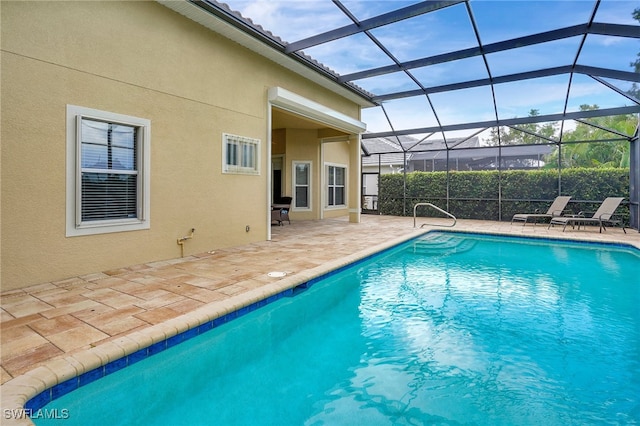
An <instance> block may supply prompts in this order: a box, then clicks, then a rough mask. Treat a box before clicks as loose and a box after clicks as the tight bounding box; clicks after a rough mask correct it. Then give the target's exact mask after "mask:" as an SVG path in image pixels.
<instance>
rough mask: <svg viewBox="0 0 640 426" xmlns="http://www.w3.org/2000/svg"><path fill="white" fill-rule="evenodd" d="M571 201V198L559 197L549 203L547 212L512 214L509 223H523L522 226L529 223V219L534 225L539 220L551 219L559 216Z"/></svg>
mask: <svg viewBox="0 0 640 426" xmlns="http://www.w3.org/2000/svg"><path fill="white" fill-rule="evenodd" d="M570 199H571V197H570V196H569V197H567V196H561V197H556V199H555V200H553V203H551V207H549V210H547V212H546V213H518V214H514V215H513V217H512V218H511V223H512V224H513V222H519V221H521V222H524V223H523V224H522V226H524V225H526V224H527V222H529V219H531V220H532V221H533V223H534V225H535V223H536V222H537V221H538V220H539V219H551V218H554V217H556V216H561V215H562V212H563V211H564V209H565V208H566V207H567V204H568V203H569V200H570Z"/></svg>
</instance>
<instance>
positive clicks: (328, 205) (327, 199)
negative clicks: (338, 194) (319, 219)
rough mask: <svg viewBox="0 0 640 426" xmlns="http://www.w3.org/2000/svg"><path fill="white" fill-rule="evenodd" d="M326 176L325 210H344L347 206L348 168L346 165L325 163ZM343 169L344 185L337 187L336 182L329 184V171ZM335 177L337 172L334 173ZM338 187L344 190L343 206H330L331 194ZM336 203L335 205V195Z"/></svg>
mask: <svg viewBox="0 0 640 426" xmlns="http://www.w3.org/2000/svg"><path fill="white" fill-rule="evenodd" d="M324 166H325V176H326V184H325V208H327V209H342V208H345V207H346V206H347V166H346V164H336V163H325V165H324ZM331 168H334V169H342V170H343V171H344V183H343V184H342V185H336V184H335V182H333V183H332V182H329V177H330V176H331V173H330V172H329V169H331ZM334 176H335V172H334ZM337 187H341V188H343V198H344V200H343V201H344V203H343V204H329V198H330V197H329V192H330V191H331V190H332V189H335V188H337ZM334 203H335V194H334Z"/></svg>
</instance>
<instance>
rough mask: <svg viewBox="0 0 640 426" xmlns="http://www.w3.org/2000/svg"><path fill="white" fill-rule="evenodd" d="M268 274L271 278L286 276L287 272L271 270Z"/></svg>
mask: <svg viewBox="0 0 640 426" xmlns="http://www.w3.org/2000/svg"><path fill="white" fill-rule="evenodd" d="M267 275H268V276H270V277H271V278H282V277H284V276H286V275H287V273H286V272H282V271H273V272H269V273H268V274H267Z"/></svg>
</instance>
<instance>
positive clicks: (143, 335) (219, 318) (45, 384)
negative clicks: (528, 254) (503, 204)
mask: <svg viewBox="0 0 640 426" xmlns="http://www.w3.org/2000/svg"><path fill="white" fill-rule="evenodd" d="M405 219H406V218H405ZM409 219H410V218H409ZM530 228H531V227H530ZM539 228H541V227H539ZM436 230H437V231H441V230H442V229H441V228H435V229H434V227H429V228H424V229H423V228H417V229H416V228H414V229H413V230H412V231H410V232H406V233H404V234H403V235H401V236H398V237H396V238H390V239H389V240H387V241H384V242H382V243H379V244H374V245H371V246H370V247H368V248H366V249H363V250H360V251H357V252H356V253H351V254H348V255H345V256H342V257H339V258H337V259H333V260H330V261H328V262H325V263H322V264H320V265H319V266H316V267H313V268H310V269H303V270H300V271H299V272H296V273H295V274H291V275H286V276H285V277H283V278H278V279H277V280H275V281H272V282H267V284H262V285H258V286H256V287H255V288H252V289H249V290H247V291H245V292H242V293H239V294H234V295H232V296H230V297H228V298H226V299H222V300H216V301H212V302H210V303H207V304H205V305H203V306H201V307H199V308H196V309H195V310H194V311H192V312H189V313H185V314H181V315H179V316H177V317H174V318H171V319H168V320H166V321H163V322H161V323H158V324H156V325H150V326H149V327H147V328H144V329H141V330H136V331H133V332H132V333H129V334H126V335H124V336H120V337H118V338H116V339H114V340H110V341H106V342H103V343H99V344H97V345H96V346H94V347H91V348H89V349H85V350H77V351H74V352H73V353H69V354H68V355H67V356H66V357H64V358H56V359H52V360H50V361H47V362H46V363H44V364H43V365H41V366H39V367H36V368H35V369H33V370H30V371H28V372H26V373H24V374H22V375H20V376H17V377H15V378H13V379H11V380H9V381H7V382H6V383H4V384H2V386H1V390H2V406H3V408H4V409H5V410H7V409H9V410H16V411H15V413H20V412H21V411H20V410H24V409H32V410H36V409H39V408H41V407H43V406H44V405H45V404H46V403H48V402H50V401H51V400H53V399H55V397H58V396H61V395H64V394H66V393H68V392H71V391H73V390H75V389H77V388H78V387H80V386H82V385H85V384H88V383H91V382H93V381H95V380H98V379H99V378H101V377H104V376H106V375H108V374H112V373H114V372H116V371H119V370H121V369H123V368H126V367H127V366H129V365H132V364H134V363H136V362H138V361H141V360H143V359H146V358H148V357H149V356H152V355H154V354H156V353H159V352H162V351H164V350H166V349H168V348H171V347H174V346H176V345H178V344H180V343H182V342H184V341H186V340H189V339H191V338H194V337H196V336H198V335H200V334H202V333H205V332H207V331H210V330H212V329H214V328H215V327H218V326H220V325H222V324H224V323H226V322H228V321H231V320H232V319H234V318H237V317H240V316H243V315H246V314H248V313H250V312H252V311H254V310H256V309H259V308H260V307H263V306H265V305H267V304H269V303H272V302H275V301H276V300H278V299H280V298H282V297H290V296H293V295H295V294H296V293H297V292H302V291H304V290H306V289H307V288H309V287H311V286H312V285H313V284H314V283H315V282H317V281H318V280H319V279H320V278H322V277H324V276H326V275H331V274H333V273H337V271H339V270H341V269H343V268H345V267H347V266H349V265H352V264H354V263H357V262H360V261H363V260H364V259H367V258H369V257H370V256H371V255H373V254H375V253H378V252H381V251H385V250H388V249H390V248H392V247H394V246H397V245H398V244H401V243H403V242H405V241H408V240H411V239H413V238H416V237H418V236H420V235H423V234H425V233H427V232H432V231H436ZM444 231H445V232H448V230H444ZM451 231H452V232H468V233H477V234H484V235H487V234H490V235H510V236H514V237H533V238H542V239H548V240H554V241H558V240H570V241H581V242H590V241H592V242H603V241H602V237H597V236H589V235H584V236H583V235H580V236H576V235H569V234H566V235H559V233H557V232H553V233H552V235H548V234H549V233H545V235H532V234H530V233H529V234H525V233H524V232H525V230H522V231H521V232H514V231H517V230H515V229H511V230H509V232H500V231H499V230H498V231H495V230H493V232H492V230H486V231H485V230H484V229H483V230H482V231H481V232H478V231H477V230H476V231H473V230H471V231H469V230H466V231H465V230H462V231H460V230H458V229H451ZM526 231H527V232H531V231H529V230H526ZM631 232H634V231H633V230H631ZM562 234H565V233H562ZM572 234H573V233H572ZM596 235H597V234H596ZM606 239H607V238H605V240H606ZM605 242H606V241H605ZM621 244H622V245H625V246H629V247H635V248H636V249H640V239H638V241H635V239H634V240H633V242H631V243H629V244H627V243H624V242H623V243H621ZM210 257H212V256H211V255H210V256H208V257H207V256H202V257H201V259H207V258H210ZM198 259H199V258H198V257H190V258H189V259H188V260H190V261H191V260H195V261H197V260H198ZM184 262H185V261H184V260H183V261H180V262H175V263H173V264H177V265H179V264H181V263H184ZM165 263H166V262H162V263H161V264H162V265H165ZM169 264H171V263H169ZM149 265H151V264H149ZM127 270H128V269H127ZM105 277H106V276H105V275H104V274H100V273H98V274H90V275H86V276H85V277H84V279H89V278H91V279H94V280H99V279H102V278H105ZM40 288H42V287H40ZM25 404H27V405H26V406H25ZM22 412H24V411H22ZM5 421H7V424H12V425H23V424H24V425H26V424H33V423H32V422H31V420H30V419H29V418H28V417H18V418H13V419H6V418H5ZM3 423H4V422H3Z"/></svg>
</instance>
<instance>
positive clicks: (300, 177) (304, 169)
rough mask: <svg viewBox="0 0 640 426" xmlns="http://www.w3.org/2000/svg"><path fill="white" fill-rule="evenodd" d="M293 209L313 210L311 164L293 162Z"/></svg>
mask: <svg viewBox="0 0 640 426" xmlns="http://www.w3.org/2000/svg"><path fill="white" fill-rule="evenodd" d="M293 170H294V174H293V187H294V191H293V207H294V209H310V208H311V162H308V161H304V162H303V161H299V162H298V161H294V162H293Z"/></svg>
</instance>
